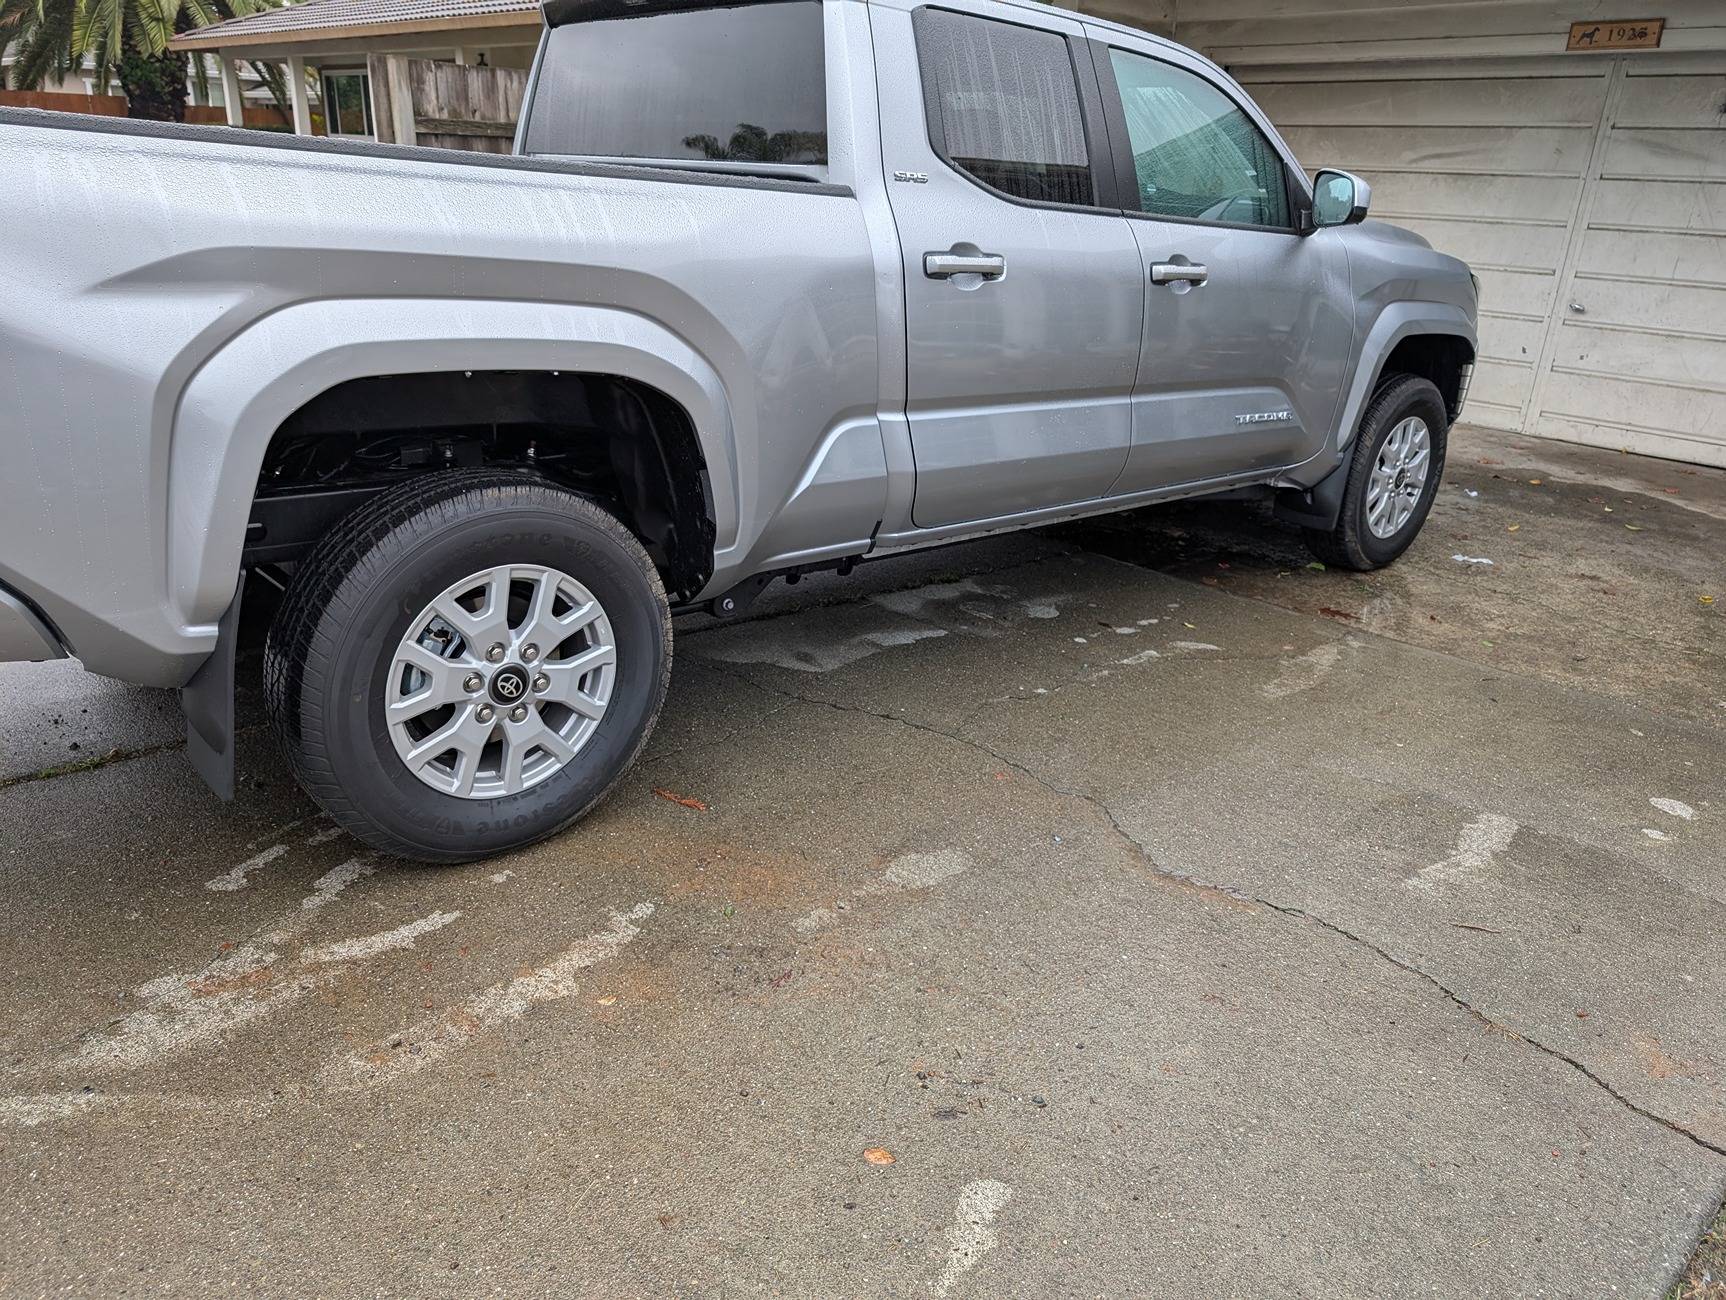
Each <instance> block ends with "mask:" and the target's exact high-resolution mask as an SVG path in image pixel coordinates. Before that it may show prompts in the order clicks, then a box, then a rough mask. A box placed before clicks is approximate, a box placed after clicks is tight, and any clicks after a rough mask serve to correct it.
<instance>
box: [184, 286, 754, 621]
mask: <svg viewBox="0 0 1726 1300" xmlns="http://www.w3.org/2000/svg"><path fill="white" fill-rule="evenodd" d="M452 373H453V374H460V375H464V376H465V375H468V374H476V375H479V374H497V373H533V374H546V375H576V374H587V375H605V376H612V377H614V378H616V379H619V380H625V381H628V382H629V383H631V384H633V385H637V386H639V388H638V391H651V392H652V393H653V394H656V395H657V398H658V399H660V400H663V402H664V403H666V404H668V405H669V406H671V407H674V408H675V409H676V411H677V412H678V413H679V418H680V419H681V420H682V421H683V422H684V423H685V424H686V425H687V427H688V429H689V430H691V431H692V432H693V436H694V445H695V447H696V448H697V451H698V458H699V461H700V464H701V470H702V472H704V473H705V485H704V487H703V492H704V493H705V494H706V495H707V496H708V498H709V499H707V500H705V501H704V512H705V513H706V515H707V516H708V519H709V521H710V524H711V526H712V531H713V534H714V546H715V547H716V548H717V547H725V546H729V545H731V544H733V542H734V541H735V538H736V533H737V528H738V519H739V510H738V494H739V484H738V478H737V471H736V460H737V451H736V439H737V431H736V427H735V424H734V420H733V416H732V407H731V403H730V400H729V397H728V395H727V392H726V389H725V387H724V385H723V384H722V383H721V381H720V379H719V375H718V372H717V371H716V370H715V369H714V367H713V366H712V365H711V364H710V363H709V361H708V360H707V358H706V357H705V356H703V355H702V354H701V353H700V352H698V351H696V350H695V349H694V348H692V347H691V346H690V345H689V344H688V343H687V342H686V341H684V340H683V339H682V338H680V337H679V336H677V335H675V334H673V333H672V332H671V331H670V330H668V329H666V328H665V327H664V326H662V325H660V324H659V323H657V322H656V321H653V320H651V319H649V318H647V317H644V316H641V315H638V314H635V313H632V312H628V311H624V310H621V309H617V308H602V307H589V306H581V305H574V304H562V303H522V302H510V301H497V302H490V301H465V300H444V299H416V300H414V302H413V303H412V304H411V309H409V308H407V307H405V306H404V304H403V303H401V302H399V301H392V302H379V301H373V300H364V299H333V300H321V301H317V302H305V303H298V304H294V305H292V306H290V307H286V308H283V309H281V310H278V311H275V312H273V313H270V314H269V315H266V316H264V317H262V318H260V319H258V320H256V321H254V322H252V323H251V324H250V325H248V326H247V327H246V328H245V329H244V330H242V331H241V332H240V333H239V334H237V335H236V336H234V337H233V338H232V339H230V340H228V341H227V342H226V343H224V344H223V345H222V346H221V347H220V348H219V349H218V350H217V351H216V352H215V353H213V354H212V355H211V356H210V357H209V358H208V359H207V360H205V361H204V362H203V363H202V365H201V366H200V367H199V369H198V370H197V372H196V373H195V374H194V375H193V377H192V379H191V380H190V381H189V382H188V383H187V385H186V387H185V388H184V389H183V390H182V391H181V393H180V395H179V399H178V401H177V404H176V408H177V409H176V414H175V417H174V420H173V424H172V432H171V436H170V440H169V447H168V466H167V471H168V472H167V480H168V494H167V496H168V501H167V517H166V519H165V521H164V525H165V531H166V535H167V537H168V546H167V551H168V555H167V561H168V563H167V568H168V573H167V581H168V604H169V608H170V610H172V611H173V616H174V617H175V618H176V619H177V620H178V621H179V622H180V624H181V625H182V626H183V627H184V628H185V629H186V630H187V632H188V634H196V633H203V634H205V635H209V634H212V633H213V632H214V624H215V622H216V620H217V619H218V618H219V617H220V616H221V614H222V611H223V610H224V609H225V608H226V607H227V606H228V604H229V603H230V602H231V600H232V598H233V594H234V591H235V582H236V579H237V577H238V574H239V571H240V568H241V554H242V549H243V546H244V542H245V538H246V532H247V524H248V520H249V515H250V507H251V503H252V501H253V498H254V495H255V493H256V490H257V484H258V481H259V475H260V471H261V467H262V465H263V462H264V457H265V454H266V449H267V448H268V447H269V446H270V444H271V443H272V442H273V441H274V439H275V436H276V433H277V432H278V430H280V429H281V427H282V426H283V425H284V424H285V423H287V422H288V421H289V420H290V419H291V418H292V417H293V416H294V415H295V414H296V413H297V412H298V411H300V410H301V409H302V408H303V407H305V406H307V405H308V404H309V403H310V402H312V401H315V400H317V399H318V398H319V397H320V396H321V395H322V394H325V393H327V392H329V391H330V390H332V389H335V388H338V387H340V386H341V385H343V384H347V383H350V382H354V381H360V380H375V379H378V378H380V377H395V378H397V379H398V380H401V381H403V382H404V383H408V384H411V383H412V381H413V380H414V379H415V378H416V377H418V376H428V375H435V374H452ZM260 376H262V377H263V378H262V379H260Z"/></svg>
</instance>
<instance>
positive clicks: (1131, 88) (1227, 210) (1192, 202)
mask: <svg viewBox="0 0 1726 1300" xmlns="http://www.w3.org/2000/svg"><path fill="white" fill-rule="evenodd" d="M1109 57H1110V59H1111V61H1112V62H1113V65H1114V70H1115V83H1116V84H1117V85H1118V86H1119V87H1120V92H1121V108H1122V110H1123V112H1124V114H1125V116H1126V119H1127V139H1128V141H1129V142H1130V143H1131V145H1132V151H1133V171H1134V173H1135V174H1136V176H1137V178H1138V186H1137V193H1138V199H1139V203H1138V206H1139V209H1140V210H1141V211H1143V212H1152V213H1156V214H1157V215H1158V216H1165V217H1180V218H1184V219H1186V220H1189V221H1220V222H1224V223H1226V224H1228V225H1236V226H1276V227H1278V228H1281V229H1287V228H1288V226H1289V201H1288V187H1287V185H1286V183H1285V180H1284V172H1283V162H1282V157H1281V155H1279V154H1278V153H1277V151H1276V150H1275V149H1274V148H1272V147H1271V143H1270V141H1269V140H1267V139H1266V138H1265V135H1264V132H1262V131H1260V130H1259V128H1258V126H1257V124H1255V123H1254V122H1253V120H1252V119H1251V118H1250V117H1248V116H1247V115H1246V113H1245V112H1243V111H1242V110H1241V108H1240V106H1239V105H1238V104H1236V103H1235V102H1234V100H1232V99H1230V98H1229V97H1228V96H1227V95H1225V94H1224V93H1223V92H1222V91H1221V90H1219V89H1217V87H1215V86H1213V85H1212V84H1211V83H1210V82H1208V81H1206V80H1205V79H1204V78H1203V77H1199V76H1195V75H1194V74H1193V73H1190V72H1186V71H1184V70H1182V69H1180V68H1177V67H1175V66H1173V65H1172V64H1168V63H1162V62H1159V61H1158V60H1156V59H1148V58H1145V57H1144V56H1143V55H1139V54H1132V53H1129V52H1128V51H1126V50H1116V49H1111V50H1110V51H1109Z"/></svg>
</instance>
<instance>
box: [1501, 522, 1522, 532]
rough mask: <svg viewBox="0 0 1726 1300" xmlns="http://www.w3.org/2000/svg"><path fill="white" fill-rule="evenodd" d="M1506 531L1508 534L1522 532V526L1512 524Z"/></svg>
mask: <svg viewBox="0 0 1726 1300" xmlns="http://www.w3.org/2000/svg"><path fill="white" fill-rule="evenodd" d="M1504 531H1505V532H1507V533H1517V532H1521V531H1522V525H1521V524H1512V525H1510V527H1508V528H1506V529H1505V530H1504Z"/></svg>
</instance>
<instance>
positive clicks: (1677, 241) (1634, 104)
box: [1240, 56, 1726, 464]
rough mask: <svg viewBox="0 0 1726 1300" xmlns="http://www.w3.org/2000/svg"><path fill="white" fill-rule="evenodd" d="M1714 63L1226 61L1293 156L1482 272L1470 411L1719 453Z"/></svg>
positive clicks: (1668, 448) (1723, 199) (1698, 453)
mask: <svg viewBox="0 0 1726 1300" xmlns="http://www.w3.org/2000/svg"><path fill="white" fill-rule="evenodd" d="M1694 57H1695V56H1684V58H1689V59H1693V58H1694ZM1721 73H1722V69H1721V68H1720V67H1718V66H1711V65H1709V64H1707V63H1700V64H1699V63H1695V62H1685V61H1683V59H1680V58H1670V57H1666V56H1661V57H1659V58H1648V59H1643V60H1632V59H1599V58H1570V59H1558V60H1552V59H1542V60H1502V61H1494V62H1480V63H1476V64H1473V65H1468V64H1457V63H1450V64H1445V65H1422V64H1416V63H1406V64H1395V65H1378V66H1370V65H1368V66H1363V65H1358V64H1356V65H1346V66H1336V67H1302V68H1286V67H1285V68H1252V69H1246V70H1243V71H1242V72H1241V74H1240V75H1241V77H1242V80H1243V81H1244V82H1245V84H1246V85H1247V87H1248V89H1249V90H1250V91H1251V92H1252V93H1253V95H1254V96H1255V97H1256V98H1258V100H1259V102H1260V103H1261V104H1263V105H1264V107H1265V111H1266V112H1267V113H1268V114H1269V115H1270V117H1271V119H1272V120H1273V121H1274V122H1276V123H1277V125H1278V126H1279V128H1281V129H1282V130H1283V132H1284V134H1285V136H1286V137H1287V138H1288V140H1289V143H1290V144H1291V145H1292V146H1293V147H1294V149H1295V151H1296V153H1297V154H1299V156H1300V157H1301V159H1302V160H1303V161H1304V162H1305V163H1306V164H1307V165H1308V166H1309V167H1311V166H1317V165H1321V164H1326V165H1335V166H1340V167H1346V168H1348V169H1350V170H1351V171H1358V172H1360V173H1361V174H1362V175H1363V176H1365V177H1367V178H1368V179H1369V180H1370V181H1371V182H1372V185H1373V212H1374V215H1375V216H1381V217H1384V218H1385V219H1387V220H1390V221H1395V222H1397V223H1398V224H1399V225H1404V226H1407V227H1409V228H1410V229H1413V230H1416V231H1418V232H1419V233H1420V234H1422V235H1424V236H1425V237H1426V238H1427V239H1429V240H1430V241H1431V242H1432V243H1433V245H1434V246H1435V247H1437V248H1440V249H1443V250H1445V251H1447V252H1451V253H1455V254H1456V255H1457V256H1459V257H1462V258H1464V259H1466V260H1467V261H1468V262H1469V263H1470V265H1472V266H1473V268H1474V270H1475V272H1476V274H1478V275H1479V276H1480V279H1481V323H1480V324H1481V329H1480V333H1481V339H1480V359H1479V364H1478V366H1477V369H1476V374H1475V381H1474V387H1473V389H1472V390H1471V393H1470V396H1469V404H1468V414H1469V418H1470V419H1471V420H1474V421H1475V422H1477V423H1481V424H1487V425H1492V426H1495V427H1497V428H1502V429H1510V430H1517V431H1527V432H1534V433H1540V434H1544V435H1547V436H1551V437H1558V438H1564V439H1566V440H1570V441H1581V442H1590V443H1596V444H1600V445H1605V446H1614V447H1630V448H1632V449H1633V450H1637V451H1645V452H1650V453H1653V454H1656V455H1666V456H1673V457H1676V458H1679V459H1684V460H1694V461H1702V462H1705V463H1711V464H1726V129H1723V123H1726V119H1723V118H1722V117H1721V108H1722V101H1723V100H1726V76H1723V75H1721ZM1573 304H1574V306H1573Z"/></svg>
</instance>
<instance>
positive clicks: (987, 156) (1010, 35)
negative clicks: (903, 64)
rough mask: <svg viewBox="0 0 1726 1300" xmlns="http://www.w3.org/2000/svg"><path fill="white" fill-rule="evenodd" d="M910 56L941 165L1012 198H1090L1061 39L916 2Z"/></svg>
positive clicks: (1081, 126) (1073, 81) (1086, 158)
mask: <svg viewBox="0 0 1726 1300" xmlns="http://www.w3.org/2000/svg"><path fill="white" fill-rule="evenodd" d="M917 58H918V61H919V62H920V64H921V65H922V71H923V94H924V102H925V104H926V106H927V111H928V115H929V134H930V143H931V144H933V145H934V146H935V151H936V152H937V153H939V154H940V155H941V156H942V157H943V158H945V159H946V160H947V161H948V162H949V163H951V164H952V165H953V166H955V167H957V168H959V169H960V170H961V171H965V172H969V173H970V174H971V175H972V176H973V177H975V178H976V179H977V180H979V181H981V182H983V184H985V185H987V186H989V187H990V188H991V189H996V190H1000V191H1001V192H1002V193H1003V194H1009V195H1011V196H1013V197H1014V198H1019V199H1032V200H1035V201H1038V202H1043V203H1074V204H1088V203H1092V202H1094V201H1095V197H1096V191H1095V189H1094V187H1093V185H1092V183H1091V160H1090V155H1089V153H1088V151H1087V150H1086V148H1085V122H1084V116H1083V114H1082V113H1081V112H1080V111H1079V85H1078V81H1077V78H1076V77H1075V75H1074V72H1073V60H1072V56H1071V55H1070V54H1069V53H1068V49H1067V41H1066V39H1065V38H1064V37H1062V36H1059V35H1057V34H1056V33H1054V32H1045V31H1038V30H1036V29H1035V28H1031V27H1018V26H1014V25H1013V24H1011V23H999V22H993V21H991V20H990V19H987V18H975V17H972V16H971V15H969V14H956V13H949V12H947V11H946V10H944V9H922V10H919V11H918V13H917Z"/></svg>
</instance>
